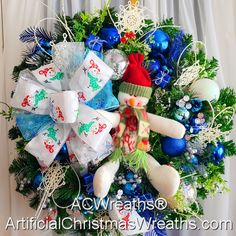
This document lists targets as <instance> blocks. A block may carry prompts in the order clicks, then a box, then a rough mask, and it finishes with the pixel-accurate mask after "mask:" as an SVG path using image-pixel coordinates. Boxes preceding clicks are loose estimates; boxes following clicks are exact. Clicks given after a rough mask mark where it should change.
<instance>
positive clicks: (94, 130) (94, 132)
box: [91, 124, 99, 134]
mask: <svg viewBox="0 0 236 236" xmlns="http://www.w3.org/2000/svg"><path fill="white" fill-rule="evenodd" d="M98 129H99V126H98V124H95V125H93V126H92V129H91V131H92V133H93V134H97V133H98Z"/></svg>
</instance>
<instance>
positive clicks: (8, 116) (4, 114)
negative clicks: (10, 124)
mask: <svg viewBox="0 0 236 236" xmlns="http://www.w3.org/2000/svg"><path fill="white" fill-rule="evenodd" d="M0 104H4V105H5V106H7V109H8V110H2V111H0V116H2V117H4V118H5V119H6V120H7V121H11V120H12V119H13V111H14V109H13V107H11V106H9V105H8V104H6V103H5V102H0Z"/></svg>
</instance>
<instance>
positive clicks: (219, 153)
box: [212, 142, 225, 164]
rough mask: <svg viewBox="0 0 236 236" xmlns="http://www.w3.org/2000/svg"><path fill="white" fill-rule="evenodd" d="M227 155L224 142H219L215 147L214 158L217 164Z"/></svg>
mask: <svg viewBox="0 0 236 236" xmlns="http://www.w3.org/2000/svg"><path fill="white" fill-rule="evenodd" d="M224 157H225V148H224V146H223V144H222V143H220V142H218V143H217V146H216V147H215V148H214V149H213V152H212V160H213V161H214V162H215V164H219V162H220V161H222V160H223V159H224Z"/></svg>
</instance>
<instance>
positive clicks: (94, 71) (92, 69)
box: [89, 68, 98, 76]
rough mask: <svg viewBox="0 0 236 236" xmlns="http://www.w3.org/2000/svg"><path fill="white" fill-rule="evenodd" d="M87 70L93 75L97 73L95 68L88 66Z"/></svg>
mask: <svg viewBox="0 0 236 236" xmlns="http://www.w3.org/2000/svg"><path fill="white" fill-rule="evenodd" d="M89 72H90V73H91V74H92V75H93V76H96V75H98V70H97V69H96V68H90V69H89Z"/></svg>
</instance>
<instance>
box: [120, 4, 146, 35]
mask: <svg viewBox="0 0 236 236" xmlns="http://www.w3.org/2000/svg"><path fill="white" fill-rule="evenodd" d="M144 11H145V8H144V7H140V6H139V2H138V1H137V2H136V3H135V4H132V3H131V2H130V1H129V2H128V4H127V5H124V6H123V5H121V6H120V12H119V13H116V17H117V18H118V19H117V22H115V26H116V27H117V30H118V32H119V33H123V32H134V33H137V32H138V33H140V34H143V31H142V28H143V27H145V26H147V25H146V23H145V19H147V16H146V15H145V13H144Z"/></svg>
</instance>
